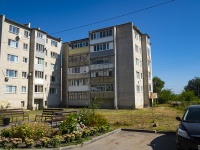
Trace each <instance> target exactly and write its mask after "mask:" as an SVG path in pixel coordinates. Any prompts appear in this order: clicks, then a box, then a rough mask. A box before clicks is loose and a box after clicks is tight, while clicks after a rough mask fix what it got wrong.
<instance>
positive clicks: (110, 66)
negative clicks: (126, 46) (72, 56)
mask: <svg viewBox="0 0 200 150" xmlns="http://www.w3.org/2000/svg"><path fill="white" fill-rule="evenodd" d="M113 67H114V65H113V64H95V65H90V70H98V69H109V68H113Z"/></svg>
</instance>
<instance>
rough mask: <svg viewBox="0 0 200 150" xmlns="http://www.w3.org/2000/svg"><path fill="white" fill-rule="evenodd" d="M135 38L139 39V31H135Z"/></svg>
mask: <svg viewBox="0 0 200 150" xmlns="http://www.w3.org/2000/svg"><path fill="white" fill-rule="evenodd" d="M135 39H137V40H138V33H137V32H135Z"/></svg>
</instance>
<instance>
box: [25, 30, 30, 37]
mask: <svg viewBox="0 0 200 150" xmlns="http://www.w3.org/2000/svg"><path fill="white" fill-rule="evenodd" d="M28 36H29V32H28V31H27V30H24V37H26V38H27V37H28Z"/></svg>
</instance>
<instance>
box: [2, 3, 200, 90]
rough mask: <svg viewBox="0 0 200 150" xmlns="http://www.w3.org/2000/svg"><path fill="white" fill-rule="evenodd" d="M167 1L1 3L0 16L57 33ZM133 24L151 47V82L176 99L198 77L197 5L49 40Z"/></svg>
mask: <svg viewBox="0 0 200 150" xmlns="http://www.w3.org/2000/svg"><path fill="white" fill-rule="evenodd" d="M167 1H169V0H57V1H56V0H34V1H28V0H0V14H4V15H6V17H7V18H9V19H11V20H13V21H16V22H19V23H22V24H25V23H28V22H30V23H31V27H40V28H41V30H43V31H46V32H48V33H55V32H58V31H63V30H67V29H71V28H74V27H79V26H82V25H86V24H90V23H93V22H98V21H101V20H104V19H108V18H112V17H116V16H120V15H123V14H127V13H130V12H134V11H137V10H140V9H144V8H147V7H151V6H153V5H157V4H160V3H163V2H167ZM125 22H133V24H134V25H136V26H137V27H138V28H139V29H140V30H141V31H142V32H143V33H148V34H149V35H150V37H151V43H152V64H153V76H158V77H159V78H160V79H161V80H163V81H165V87H164V88H166V89H172V91H174V92H175V93H180V92H181V91H182V90H183V89H184V86H185V85H187V83H188V81H189V80H190V79H193V78H194V77H200V58H199V56H200V47H199V44H200V0H175V1H173V2H170V3H167V4H165V5H161V6H159V7H155V8H152V9H148V10H144V11H141V12H138V13H133V14H130V15H127V16H124V17H120V18H117V19H113V20H109V21H106V22H102V23H99V24H94V25H91V26H87V27H84V28H79V29H76V30H70V31H66V32H61V33H58V34H53V36H55V37H60V38H62V40H63V42H67V41H72V40H76V39H81V38H85V37H87V36H88V31H90V30H94V29H99V28H103V27H108V26H113V25H117V24H122V23H125Z"/></svg>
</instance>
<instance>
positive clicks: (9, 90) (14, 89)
mask: <svg viewBox="0 0 200 150" xmlns="http://www.w3.org/2000/svg"><path fill="white" fill-rule="evenodd" d="M5 93H17V86H14V85H6V89H5Z"/></svg>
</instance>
